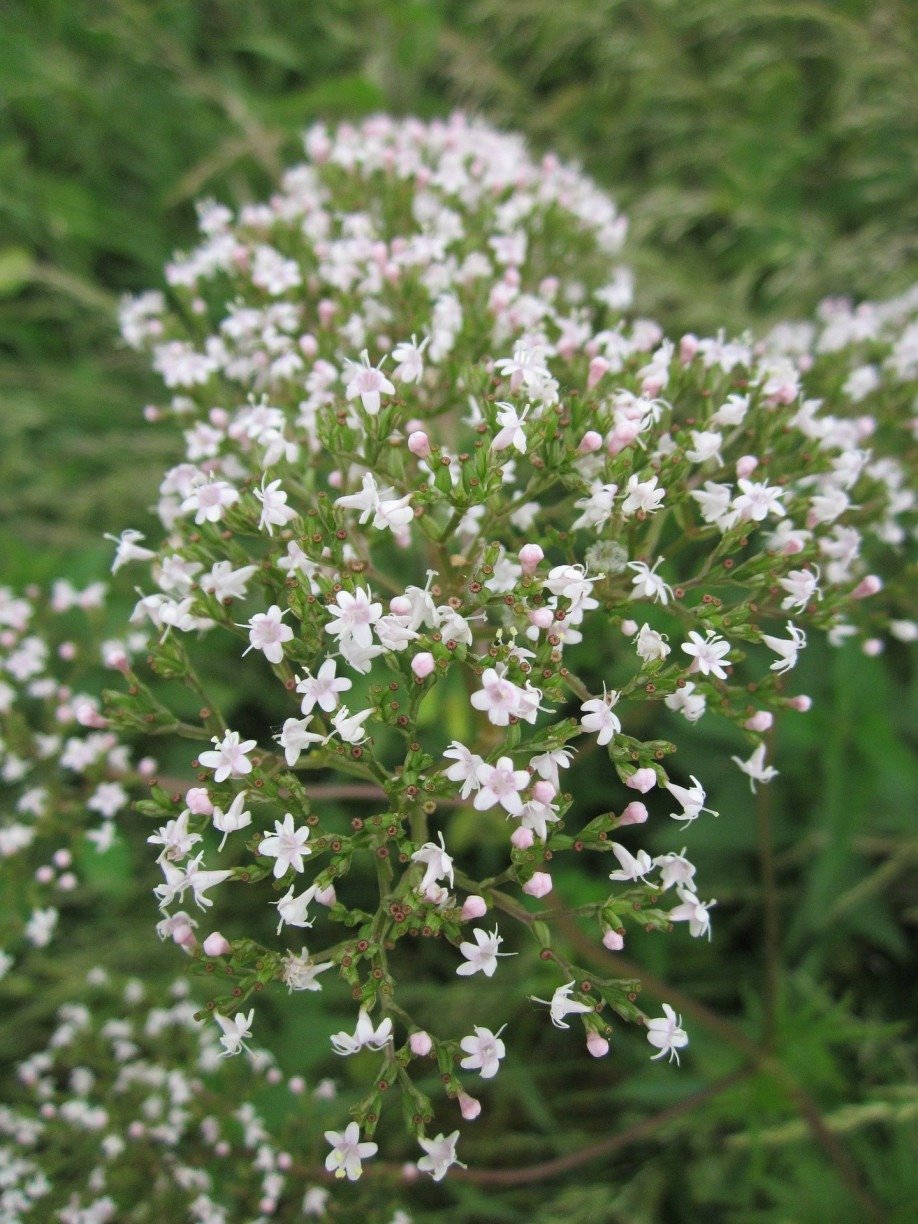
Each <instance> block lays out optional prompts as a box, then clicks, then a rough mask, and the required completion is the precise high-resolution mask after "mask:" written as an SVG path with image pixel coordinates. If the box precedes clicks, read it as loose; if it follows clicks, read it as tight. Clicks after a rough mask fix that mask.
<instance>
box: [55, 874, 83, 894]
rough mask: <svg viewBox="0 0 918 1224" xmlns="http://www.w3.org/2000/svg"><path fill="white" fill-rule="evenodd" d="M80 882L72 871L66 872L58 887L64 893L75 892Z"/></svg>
mask: <svg viewBox="0 0 918 1224" xmlns="http://www.w3.org/2000/svg"><path fill="white" fill-rule="evenodd" d="M78 883H79V881H78V880H77V878H76V876H75V875H74V874H73V872H72V871H65V872H64V874H63V875H62V876H61V877H60V878H59V879H58V881H57V886H58V888H59V889H61V891H62V892H73V890H74V889H75V888H76V886H77V884H78Z"/></svg>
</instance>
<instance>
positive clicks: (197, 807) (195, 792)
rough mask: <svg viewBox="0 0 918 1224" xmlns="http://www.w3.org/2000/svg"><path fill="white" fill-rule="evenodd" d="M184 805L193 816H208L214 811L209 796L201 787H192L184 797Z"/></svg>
mask: <svg viewBox="0 0 918 1224" xmlns="http://www.w3.org/2000/svg"><path fill="white" fill-rule="evenodd" d="M185 803H186V804H187V806H188V810H189V812H191V813H192V814H193V815H194V816H210V815H211V814H212V813H213V810H214V805H213V804H212V803H211V801H210V795H208V793H207V791H206V790H205V789H204V787H203V786H192V788H191V790H189V791H188V792H187V793H186V795H185Z"/></svg>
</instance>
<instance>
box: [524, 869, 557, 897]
mask: <svg viewBox="0 0 918 1224" xmlns="http://www.w3.org/2000/svg"><path fill="white" fill-rule="evenodd" d="M551 890H552V881H551V876H550V875H549V874H548V872H547V871H537V872H536V873H535V874H534V875H533V877H532V879H530V880H527V881H526V883H525V884H524V885H523V892H524V893H526V895H527V896H529V897H537V898H538V897H547V896H548V894H549V893H550V892H551Z"/></svg>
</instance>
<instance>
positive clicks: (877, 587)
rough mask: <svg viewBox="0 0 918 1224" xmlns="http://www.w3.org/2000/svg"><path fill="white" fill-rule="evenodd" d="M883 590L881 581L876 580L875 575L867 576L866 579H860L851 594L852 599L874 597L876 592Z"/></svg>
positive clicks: (880, 579)
mask: <svg viewBox="0 0 918 1224" xmlns="http://www.w3.org/2000/svg"><path fill="white" fill-rule="evenodd" d="M882 590H883V579H882V578H878V577H877V576H876V574H868V575H867V577H866V578H862V579H861V581H860V582H859V583H858V584H857V586H856V587H855V588H854V590H853V591H852V592H851V598H852V599H867V598H868V596H870V595H876V593H877V591H882Z"/></svg>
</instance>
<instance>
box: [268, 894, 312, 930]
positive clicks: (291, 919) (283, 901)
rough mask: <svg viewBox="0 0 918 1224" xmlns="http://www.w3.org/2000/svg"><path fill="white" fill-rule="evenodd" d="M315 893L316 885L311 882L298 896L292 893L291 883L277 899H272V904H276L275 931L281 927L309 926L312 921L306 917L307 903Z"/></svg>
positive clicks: (308, 903) (309, 902)
mask: <svg viewBox="0 0 918 1224" xmlns="http://www.w3.org/2000/svg"><path fill="white" fill-rule="evenodd" d="M315 895H316V886H315V885H314V884H313V885H312V886H311V887H310V888H307V889H306V891H305V892H301V893H300V894H299V895H298V896H296V897H295V896H294V895H293V885H292V884H291V885H290V887H289V888H288V889H287V891H286V892H285V893H284V895H283V896H282V897H281V898H280V900H279V901H272V902H271V904H272V905H276V906H277V914H278V923H277V933H278V935H279V934H280V932H281V927H282V926H284V925H285V924H286V925H287V926H295V927H311V926H312V923H311V922H310V921H309V919H308V918H307V916H306V915H307V912H308V909H309V905H310V904H311V902H312V900H313V898H314V897H315Z"/></svg>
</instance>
